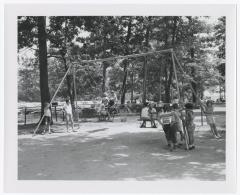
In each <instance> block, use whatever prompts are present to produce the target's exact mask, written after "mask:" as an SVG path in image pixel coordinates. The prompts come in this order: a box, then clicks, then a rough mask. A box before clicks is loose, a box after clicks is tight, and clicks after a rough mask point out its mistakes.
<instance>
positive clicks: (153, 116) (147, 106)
mask: <svg viewBox="0 0 240 195" xmlns="http://www.w3.org/2000/svg"><path fill="white" fill-rule="evenodd" d="M154 106H155V105H154V103H147V102H145V103H144V104H143V108H142V111H141V119H142V121H143V122H142V124H141V126H140V128H145V127H146V123H147V121H151V127H152V128H157V126H156V123H155V120H157V111H156V109H155V108H154Z"/></svg>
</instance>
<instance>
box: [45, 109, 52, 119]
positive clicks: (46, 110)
mask: <svg viewBox="0 0 240 195" xmlns="http://www.w3.org/2000/svg"><path fill="white" fill-rule="evenodd" d="M44 115H45V116H48V117H51V110H50V108H49V107H45V108H44Z"/></svg>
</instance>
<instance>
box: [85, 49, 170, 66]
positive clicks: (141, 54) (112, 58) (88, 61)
mask: <svg viewBox="0 0 240 195" xmlns="http://www.w3.org/2000/svg"><path fill="white" fill-rule="evenodd" d="M171 51H172V49H165V50H160V51H153V52H146V53H140V54H131V55H125V56H116V57H110V58H103V59H96V60H81V63H91V62H104V61H111V60H116V59H126V58H131V57H141V56H147V55H150V54H156V53H158V54H160V53H167V52H171Z"/></svg>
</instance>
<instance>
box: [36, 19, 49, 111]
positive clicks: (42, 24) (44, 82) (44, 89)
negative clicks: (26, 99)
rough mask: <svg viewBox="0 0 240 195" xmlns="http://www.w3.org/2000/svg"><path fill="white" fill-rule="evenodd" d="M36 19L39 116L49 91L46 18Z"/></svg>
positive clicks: (47, 100) (47, 98)
mask: <svg viewBox="0 0 240 195" xmlns="http://www.w3.org/2000/svg"><path fill="white" fill-rule="evenodd" d="M37 21H38V45H39V70H40V93H41V116H42V115H43V110H44V103H45V102H50V92H49V87H48V63H47V35H46V18H45V17H44V16H39V17H38V20H37Z"/></svg>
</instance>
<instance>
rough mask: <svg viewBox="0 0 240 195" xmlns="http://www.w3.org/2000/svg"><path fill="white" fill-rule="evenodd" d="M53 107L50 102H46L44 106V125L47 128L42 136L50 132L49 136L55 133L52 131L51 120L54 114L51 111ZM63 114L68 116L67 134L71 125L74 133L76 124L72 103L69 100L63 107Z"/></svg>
mask: <svg viewBox="0 0 240 195" xmlns="http://www.w3.org/2000/svg"><path fill="white" fill-rule="evenodd" d="M50 107H51V105H50V104H49V103H48V102H45V104H44V119H43V120H44V124H45V128H44V129H43V132H42V134H45V133H46V131H48V133H49V134H51V133H53V132H52V130H51V127H50V126H51V118H52V113H51V110H50ZM63 112H64V114H65V116H66V127H67V132H68V133H69V132H70V131H69V123H71V127H72V131H73V132H75V130H74V128H73V127H74V124H73V114H72V106H71V103H70V100H69V99H66V103H65V104H64V106H63Z"/></svg>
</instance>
